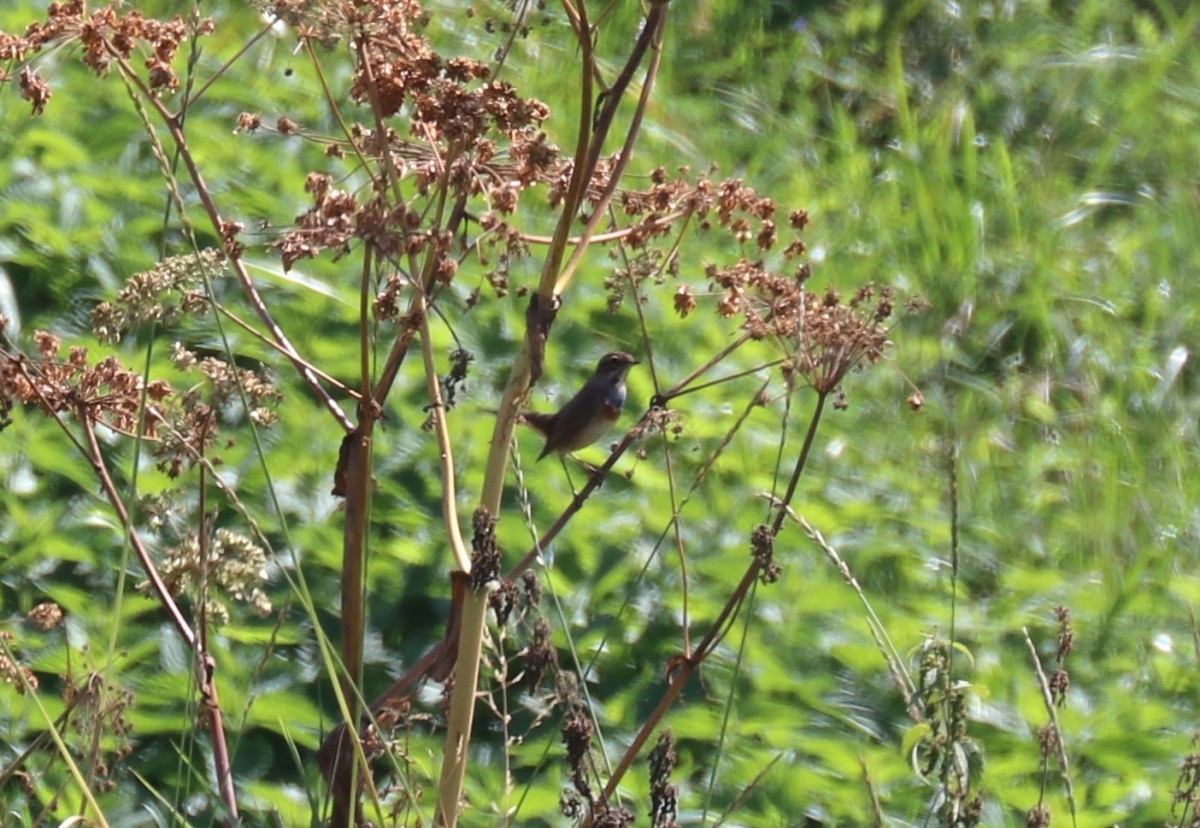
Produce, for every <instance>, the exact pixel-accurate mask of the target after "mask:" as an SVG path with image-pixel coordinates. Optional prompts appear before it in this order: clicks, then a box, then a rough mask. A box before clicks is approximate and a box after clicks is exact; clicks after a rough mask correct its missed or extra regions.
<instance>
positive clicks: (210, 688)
mask: <svg viewBox="0 0 1200 828" xmlns="http://www.w3.org/2000/svg"><path fill="white" fill-rule="evenodd" d="M75 416H76V417H77V418H78V420H79V422H80V424H82V426H83V430H84V434H85V435H86V437H87V446H88V449H89V451H88V459H89V461H90V462H91V464H92V470H93V471H94V472H95V474H96V477H97V478H98V479H99V480H100V485H101V487H102V488H103V489H104V493H105V495H107V497H108V501H109V504H110V505H111V506H112V507H113V510H114V511H115V512H116V513H117V519H118V520H119V521H120V523H121V526H122V527H124V529H125V535H126V537H128V538H129V542H130V544H131V545H132V546H133V549H134V551H135V552H136V553H137V556H138V560H139V561H140V562H141V564H142V568H143V569H145V570H146V578H147V579H148V580H149V581H150V584H151V586H152V587H153V589H154V592H155V594H156V595H157V596H158V599H159V601H160V602H161V603H162V606H163V608H164V609H165V610H166V611H167V615H168V616H170V618H171V622H172V623H173V624H174V625H175V629H176V630H177V631H178V632H179V634H180V635H181V636H182V637H183V640H184V641H185V642H187V645H188V648H189V649H190V650H191V651H192V652H193V654H194V655H195V658H196V664H195V667H196V681H197V683H198V685H199V689H200V697H201V699H202V703H203V707H204V713H205V715H206V717H207V718H208V722H209V732H210V734H211V737H212V740H213V764H214V770H215V773H216V776H217V783H218V784H217V787H218V789H219V790H220V792H221V801H222V802H223V803H224V804H225V807H226V809H227V810H228V813H229V817H228V824H230V825H233V824H236V823H237V821H238V806H237V792H236V791H235V790H234V787H233V776H232V769H231V766H230V762H229V745H228V742H227V741H226V739H225V728H224V723H223V719H222V715H221V708H220V698H219V696H218V694H217V682H216V661H215V660H214V659H213V657H212V654H211V653H209V652H208V650H207V648H206V646H205V644H204V642H203V640H202V638H201V637H200V636H197V634H196V632H195V630H193V629H192V626H191V624H189V623H188V621H187V619H186V618H184V617H183V611H182V610H180V609H179V605H178V604H177V603H175V599H174V598H173V597H172V596H171V593H170V591H169V590H168V589H167V585H166V584H165V583H164V582H163V580H162V577H161V576H160V575H159V574H158V569H157V568H156V567H155V565H154V559H153V558H151V557H150V550H148V549H147V548H146V545H145V544H144V543H143V542H142V538H141V535H139V534H138V532H137V530H136V529H135V528H134V526H133V521H132V520H131V518H130V517H129V510H128V509H126V508H125V502H124V501H123V500H122V499H121V493H120V492H119V491H118V490H117V486H116V484H115V483H114V482H113V479H112V475H111V474H109V471H108V465H107V463H105V461H104V455H103V453H102V452H101V451H100V443H99V441H98V440H97V439H96V426H95V423H94V422H93V420H92V418H91V416H90V415H89V413H88V411H87V407H86V406H84V405H82V404H80V405H78V406H77V407H76V410H75Z"/></svg>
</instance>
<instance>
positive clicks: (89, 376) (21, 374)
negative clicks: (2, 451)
mask: <svg viewBox="0 0 1200 828" xmlns="http://www.w3.org/2000/svg"><path fill="white" fill-rule="evenodd" d="M3 327H4V320H2V319H0V329H2V328H3ZM34 341H35V343H36V349H37V356H36V357H32V356H28V355H26V354H24V353H22V352H20V351H19V350H17V349H16V348H15V347H14V348H11V349H10V348H8V347H3V348H0V411H7V410H9V409H11V408H13V407H14V406H17V405H32V406H36V407H38V408H40V409H41V410H42V411H43V412H45V413H47V414H51V415H60V414H68V413H69V414H83V415H85V416H86V417H87V418H88V419H89V420H90V421H92V422H95V423H101V424H103V425H106V426H109V427H110V428H113V429H115V430H117V431H121V432H125V433H127V434H132V433H135V432H136V431H137V427H138V414H139V411H140V406H141V400H142V392H143V389H144V390H145V393H146V397H147V399H148V402H147V410H146V414H147V416H146V421H145V425H144V429H145V434H146V436H147V437H150V438H153V437H154V436H155V434H156V433H157V430H158V426H159V424H160V423H161V421H162V420H163V419H164V408H163V404H164V403H165V402H166V401H167V400H169V399H170V398H171V397H172V395H173V394H174V391H173V389H172V388H171V385H170V383H168V382H166V381H165V380H152V381H151V382H149V383H145V382H143V380H142V376H141V374H138V373H135V372H133V371H130V370H129V369H128V368H126V367H125V366H123V365H122V364H121V363H120V361H119V360H118V359H117V358H116V357H115V356H110V357H105V358H104V359H102V360H100V361H99V362H97V363H96V364H94V365H91V364H89V362H88V350H87V348H83V347H75V348H72V349H71V350H70V352H69V353H68V355H67V357H66V358H65V359H63V358H62V357H61V355H60V351H61V348H62V342H61V340H59V338H58V337H57V336H55V335H53V334H51V333H48V332H47V331H36V332H35V333H34Z"/></svg>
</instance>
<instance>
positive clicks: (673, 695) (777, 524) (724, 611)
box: [583, 391, 830, 827]
mask: <svg viewBox="0 0 1200 828" xmlns="http://www.w3.org/2000/svg"><path fill="white" fill-rule="evenodd" d="M829 393H830V392H828V391H825V392H820V391H819V392H817V404H816V407H815V409H814V411H813V415H812V418H811V419H810V420H809V424H808V431H807V432H805V435H804V443H803V444H802V445H801V447H800V455H799V456H798V457H797V458H796V465H795V468H794V469H793V471H792V477H791V480H790V481H789V482H788V488H787V491H786V493H785V494H784V496H783V498H782V499H781V500H780V503H781V505H782V506H787V505H788V504H790V503H791V500H792V497H793V496H795V494H796V486H797V485H798V484H799V481H800V475H801V473H802V472H803V471H804V468H805V466H806V465H807V462H808V457H809V455H810V453H811V452H812V446H813V442H814V440H815V439H816V435H817V427H818V426H819V425H820V423H821V414H822V412H823V411H824V409H825V402H826V399H827V398H828V396H829ZM786 516H787V514H786V512H785V511H784V510H783V509H782V508H781V509H780V510H779V511H778V513H777V514H776V516H775V521H774V523H773V524H772V526H771V534H772V535H773V536H778V534H779V531H780V529H781V528H782V526H783V521H784V519H785V518H786ZM761 570H762V564H761V562H760V561H759V560H758V559H757V558H753V559H751V562H750V565H749V566H748V567H746V572H745V574H744V575H742V579H741V581H740V582H739V583H738V585H737V587H735V588H734V591H733V593H732V594H731V595H730V596H729V599H728V600H727V601H726V602H725V606H724V607H722V608H721V612H720V613H719V614H718V615H717V617H716V619H715V620H714V621H713V622H712V624H711V625H710V626H709V628H708V632H707V633H705V635H704V638H702V639H701V640H700V643H699V644H697V645H696V649H695V650H693V651H692V652H691V653H690V654H688V655H686V656H680V657H677V659H676V660H675V661H674V662H673V663H672V664H671V665H670V667H671V668H673V671H672V673H671V683H670V684H669V685H668V686H667V690H666V692H665V693H664V694H663V697H662V698H661V699H659V702H658V705H656V706H655V708H654V710H653V712H651V714H650V715H649V716H648V717H647V718H646V721H645V722H644V723H643V724H642V727H641V729H640V730H638V732H637V735H636V736H634V738H633V741H632V742H631V743H630V745H629V747H628V748H627V749H626V750H625V754H624V755H623V756H622V757H621V761H620V762H619V763H618V764H617V768H616V770H615V771H613V774H612V776H611V777H610V778H609V780H608V783H607V784H606V785H605V786H604V794H603V801H605V802H607V801H608V799H609V798H611V797H612V795H613V794H614V793H615V792H616V790H617V786H618V785H620V783H621V779H622V778H623V777H624V776H625V774H626V773H627V772H628V771H629V769H630V768H631V767H632V766H633V763H634V760H636V759H637V757H638V755H639V754H640V753H641V751H642V748H643V747H645V745H646V742H647V741H649V739H650V736H651V735H652V734H653V733H654V731H655V729H657V727H658V725H659V723H660V722H661V721H662V719H663V717H664V716H666V714H667V711H668V710H670V709H671V706H672V705H673V704H674V703H675V700H676V699H677V698H679V695H680V693H682V692H683V688H684V687H685V686H686V685H687V683H688V680H689V679H691V677H692V673H694V672H695V671H696V670H697V669H698V668H699V667H700V665H701V664H702V663H703V662H704V660H705V659H706V658H708V657H709V656H710V655H712V653H713V651H714V650H715V649H716V647H717V645H718V644H719V643H720V642H721V641H722V639H724V637H725V634H726V633H727V632H728V630H729V625H730V624H731V623H732V622H733V619H734V618H736V617H737V613H738V610H740V609H741V607H742V605H743V604H744V602H745V600H746V596H747V595H749V594H750V588H751V586H752V585H753V584H754V582H755V580H757V578H758V577H759V575H760V573H761ZM593 816H594V814H589V815H588V818H587V819H585V820H584V823H583V824H584V826H585V827H586V826H590V825H592V824H593V823H592V819H593Z"/></svg>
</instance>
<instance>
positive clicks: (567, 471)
mask: <svg viewBox="0 0 1200 828" xmlns="http://www.w3.org/2000/svg"><path fill="white" fill-rule="evenodd" d="M558 462H560V463H562V467H563V474H565V475H566V476H567V485H568V486H570V487H571V497H578V496H579V492H578V491H576V489H575V481H573V480H572V479H571V470H570V469H568V468H567V458H566V456H565V455H562V454H560V455H558Z"/></svg>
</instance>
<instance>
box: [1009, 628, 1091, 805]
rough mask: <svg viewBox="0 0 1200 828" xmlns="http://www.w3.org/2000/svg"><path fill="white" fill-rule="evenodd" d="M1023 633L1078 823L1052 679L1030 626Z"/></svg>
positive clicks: (1065, 784)
mask: <svg viewBox="0 0 1200 828" xmlns="http://www.w3.org/2000/svg"><path fill="white" fill-rule="evenodd" d="M1021 634H1022V635H1024V636H1025V646H1026V647H1028V648H1029V657H1030V659H1032V660H1033V669H1034V672H1035V673H1036V674H1037V681H1038V687H1040V688H1041V689H1042V703H1043V704H1045V705H1046V713H1047V714H1049V716H1050V723H1051V724H1052V725H1053V726H1054V732H1055V734H1056V738H1055V740H1054V741H1055V744H1056V745H1057V747H1058V761H1059V763H1061V765H1062V778H1063V785H1064V786H1065V787H1066V789H1067V802H1068V804H1069V805H1070V807H1071V824H1072V825H1076V824H1078V816H1077V810H1078V809H1077V808H1076V807H1075V786H1074V785H1073V784H1072V782H1071V763H1070V761H1069V760H1068V759H1067V746H1066V744H1065V743H1064V742H1063V737H1062V728H1061V727H1060V726H1059V724H1058V708H1057V707H1055V706H1054V696H1053V694H1052V693H1051V692H1050V681H1049V680H1048V679H1047V678H1046V672H1045V671H1044V670H1043V669H1042V660H1041V658H1039V657H1038V652H1037V647H1036V646H1035V645H1034V643H1033V638H1031V637H1030V635H1029V628H1028V627H1021Z"/></svg>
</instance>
